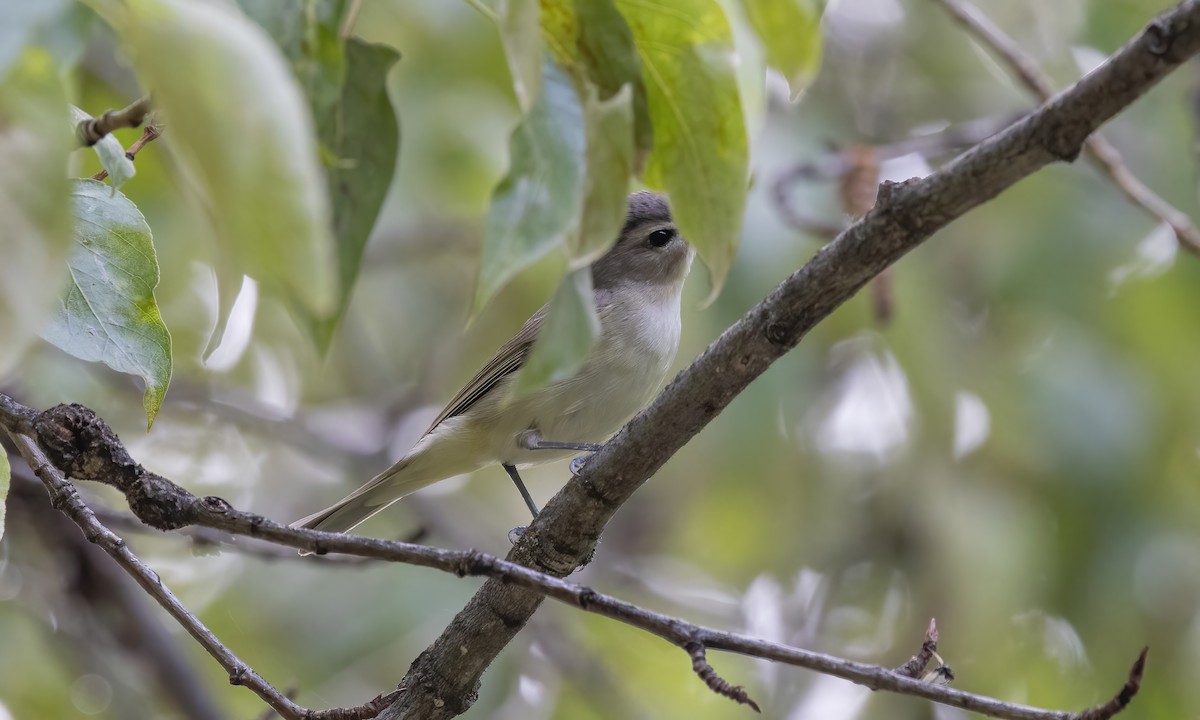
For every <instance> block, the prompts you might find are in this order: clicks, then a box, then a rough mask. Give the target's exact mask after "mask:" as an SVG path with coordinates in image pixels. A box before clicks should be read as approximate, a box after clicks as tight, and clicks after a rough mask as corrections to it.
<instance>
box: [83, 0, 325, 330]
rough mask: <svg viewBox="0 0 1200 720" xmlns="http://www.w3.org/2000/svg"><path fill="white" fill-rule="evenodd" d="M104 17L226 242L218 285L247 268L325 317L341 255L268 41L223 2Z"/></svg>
mask: <svg viewBox="0 0 1200 720" xmlns="http://www.w3.org/2000/svg"><path fill="white" fill-rule="evenodd" d="M106 7H108V6H106ZM111 15H112V16H111V17H109V18H108V19H109V21H110V24H112V25H113V26H114V27H115V28H117V30H118V32H119V34H120V36H121V39H122V40H123V41H124V42H125V43H127V44H128V46H129V49H130V50H131V51H132V53H131V54H132V56H133V60H134V67H135V69H136V70H137V72H138V74H139V75H140V77H141V78H142V81H143V84H144V85H145V86H146V87H147V88H148V89H149V90H150V91H151V92H152V93H153V97H154V103H155V105H156V106H157V107H158V108H160V109H161V110H162V111H163V113H164V115H165V116H166V122H167V124H168V126H169V128H170V131H169V132H167V133H166V134H165V135H164V140H166V141H167V143H168V147H169V148H170V149H171V150H172V152H173V154H175V155H177V157H178V159H179V166H180V167H181V168H182V170H183V173H184V176H185V177H186V178H187V180H188V181H189V185H191V186H194V187H196V188H197V190H198V191H199V192H198V194H199V195H200V196H201V198H202V202H203V203H204V205H205V207H206V210H207V211H208V215H209V217H210V219H211V221H212V223H213V226H214V228H215V229H216V232H217V235H218V238H219V240H220V241H221V246H222V251H223V254H224V256H225V258H224V259H223V261H222V262H221V263H219V267H218V269H217V271H218V274H219V275H220V276H221V277H222V279H223V281H222V282H219V284H220V286H222V287H224V288H226V289H228V288H236V287H239V286H240V284H241V274H242V273H245V274H248V275H250V276H252V277H254V278H255V279H257V280H259V281H261V282H262V284H263V287H264V289H266V290H268V291H273V292H276V293H278V294H280V295H282V296H283V297H285V298H286V299H287V300H289V301H290V302H292V303H294V304H295V305H297V306H299V307H300V308H302V309H303V310H304V311H305V312H307V313H308V314H310V315H312V316H313V317H316V318H327V317H330V316H332V314H333V312H334V308H335V305H336V302H337V269H336V268H337V264H336V260H335V259H334V256H335V249H334V246H333V242H332V238H331V233H330V227H331V223H330V208H329V199H328V196H327V193H326V188H325V182H324V178H323V177H322V176H321V172H320V168H319V164H318V160H317V157H318V153H317V148H316V144H315V141H314V137H315V133H314V132H313V123H312V118H311V116H310V114H309V110H308V107H307V106H306V104H305V102H304V98H303V96H302V95H301V93H300V89H299V87H298V86H297V84H296V81H295V79H294V78H293V77H292V74H291V72H289V70H288V67H287V64H286V63H285V61H284V58H283V57H282V56H281V55H280V52H279V50H278V49H277V48H276V47H275V45H274V44H273V43H272V42H271V39H270V38H269V37H267V35H266V34H265V33H264V32H263V31H262V30H261V29H260V28H259V27H258V26H256V25H255V24H254V23H253V22H251V21H250V20H248V19H247V18H246V17H245V16H243V15H242V14H241V13H240V12H238V11H237V10H236V9H234V8H231V7H228V6H226V5H223V4H220V3H169V2H165V0H130V1H129V2H128V3H127V4H126V9H124V10H123V11H121V12H113V13H111ZM229 302H231V299H230V301H229ZM222 305H223V306H224V307H228V303H225V302H223V303H222ZM223 320H224V319H222V324H223ZM214 344H215V343H214Z"/></svg>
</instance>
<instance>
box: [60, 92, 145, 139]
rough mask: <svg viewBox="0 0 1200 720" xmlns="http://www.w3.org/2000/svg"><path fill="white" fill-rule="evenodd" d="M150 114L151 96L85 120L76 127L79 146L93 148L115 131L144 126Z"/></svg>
mask: <svg viewBox="0 0 1200 720" xmlns="http://www.w3.org/2000/svg"><path fill="white" fill-rule="evenodd" d="M149 113H150V96H149V95H147V96H145V97H142V98H140V99H138V100H135V101H134V102H133V103H132V104H131V105H129V106H128V107H124V108H121V109H120V110H106V111H105V112H104V114H103V115H100V116H99V117H94V118H91V119H89V120H84V121H82V122H80V123H79V124H78V125H76V126H75V134H76V136H78V138H79V144H80V145H82V146H84V147H91V146H92V145H95V144H96V143H98V142H100V140H101V138H103V137H104V136H105V135H107V134H109V133H110V132H112V131H113V130H120V129H121V128H135V127H137V126H138V125H141V124H142V121H143V120H145V119H146V115H148V114H149Z"/></svg>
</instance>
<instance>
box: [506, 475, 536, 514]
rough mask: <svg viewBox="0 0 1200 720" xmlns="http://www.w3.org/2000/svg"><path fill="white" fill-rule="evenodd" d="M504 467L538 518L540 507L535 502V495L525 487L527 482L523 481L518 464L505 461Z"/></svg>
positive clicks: (530, 510) (527, 505) (526, 504)
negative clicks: (518, 470)
mask: <svg viewBox="0 0 1200 720" xmlns="http://www.w3.org/2000/svg"><path fill="white" fill-rule="evenodd" d="M502 467H503V468H504V472H506V473H508V476H509V477H510V478H512V481H513V485H516V486H517V492H519V493H521V499H522V500H524V501H525V506H526V507H528V508H529V512H531V513H533V516H534V517H535V518H536V517H537V516H538V507H537V505H535V504H534V502H533V497H532V496H531V495H530V494H529V491H528V490H526V489H525V483H523V482H521V475H520V473H518V472H517V468H516V466H515V465H509V464H508V463H504V464H503V465H502Z"/></svg>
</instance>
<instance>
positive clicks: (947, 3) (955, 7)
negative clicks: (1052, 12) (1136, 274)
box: [936, 0, 1200, 255]
mask: <svg viewBox="0 0 1200 720" xmlns="http://www.w3.org/2000/svg"><path fill="white" fill-rule="evenodd" d="M936 2H937V3H938V4H940V5H941V6H942V7H943V8H945V9H946V12H948V13H950V16H951V17H952V18H954V20H955V21H956V22H958V24H960V25H962V26H963V27H964V28H966V30H967V32H969V33H970V34H971V35H972V36H974V37H975V39H976V40H978V41H979V42H980V43H981V44H983V45H984V46H985V47H987V48H990V49H991V50H992V51H993V52H994V53H995V54H996V55H998V56H999V57H1000V59H1001V60H1003V61H1004V62H1005V64H1007V65H1008V67H1009V69H1010V70H1012V72H1013V74H1014V75H1016V76H1017V78H1018V79H1019V80H1020V81H1021V84H1022V85H1024V86H1025V87H1026V88H1028V89H1029V91H1030V92H1032V93H1033V94H1034V95H1035V96H1037V98H1038V99H1040V100H1041V101H1042V102H1045V101H1047V100H1049V99H1050V98H1051V97H1053V96H1054V84H1053V82H1051V80H1050V78H1049V77H1048V76H1047V75H1046V73H1044V72H1042V70H1041V68H1039V67H1038V66H1037V63H1036V62H1034V60H1033V58H1031V57H1029V56H1028V55H1026V54H1025V53H1024V52H1023V51H1022V50H1021V46H1020V45H1018V44H1017V42H1016V41H1015V40H1013V39H1012V38H1011V37H1009V36H1008V35H1007V34H1006V33H1005V32H1004V31H1003V30H1001V29H1000V27H999V26H998V25H996V24H995V23H994V22H992V21H991V20H990V19H989V18H988V17H987V16H986V15H984V14H983V12H982V11H981V10H979V8H977V7H975V6H974V5H971V4H970V3H969V2H967V1H966V0H936ZM1084 153H1085V154H1086V155H1087V159H1088V161H1089V162H1091V164H1092V165H1094V166H1095V167H1096V168H1097V169H1098V170H1100V172H1102V173H1104V175H1105V176H1107V177H1108V179H1109V180H1110V181H1111V182H1112V184H1113V185H1115V186H1116V188H1117V189H1118V190H1120V191H1121V194H1123V195H1124V196H1125V197H1126V199H1128V200H1129V202H1131V203H1133V204H1134V205H1137V206H1138V207H1140V208H1142V209H1143V210H1145V211H1146V213H1147V214H1149V215H1150V216H1151V217H1153V218H1154V219H1156V220H1158V221H1159V222H1161V223H1166V225H1167V226H1168V227H1170V228H1171V231H1172V232H1174V233H1175V238H1176V239H1177V240H1178V241H1179V245H1180V247H1182V248H1183V249H1184V250H1187V251H1188V252H1190V253H1192V254H1193V255H1200V229H1197V228H1196V226H1195V224H1193V223H1192V220H1191V218H1190V217H1188V215H1187V213H1185V212H1183V211H1181V210H1177V209H1176V208H1175V207H1174V206H1172V205H1171V203H1169V202H1167V201H1166V200H1164V199H1163V198H1162V197H1160V196H1159V195H1158V194H1157V193H1155V192H1154V191H1153V190H1151V189H1150V188H1149V187H1147V186H1146V184H1145V183H1143V182H1142V181H1141V180H1139V179H1138V178H1137V176H1136V175H1134V174H1133V171H1132V170H1130V169H1129V166H1127V165H1126V164H1125V161H1124V160H1123V159H1122V158H1121V152H1120V151H1119V150H1117V148H1116V147H1115V146H1114V145H1113V144H1112V143H1110V142H1109V141H1108V140H1105V139H1104V138H1103V137H1102V136H1100V135H1093V136H1092V137H1090V138H1088V139H1087V142H1085V143H1084Z"/></svg>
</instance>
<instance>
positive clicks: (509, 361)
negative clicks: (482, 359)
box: [425, 306, 549, 434]
mask: <svg viewBox="0 0 1200 720" xmlns="http://www.w3.org/2000/svg"><path fill="white" fill-rule="evenodd" d="M547 307H549V306H543V307H542V308H541V309H540V310H538V311H537V312H535V313H534V314H533V316H532V317H530V318H529V319H528V320H526V321H525V324H524V325H523V326H522V327H521V330H520V331H519V332H518V333H517V334H516V335H514V336H513V338H512V339H511V340H509V341H508V342H506V343H504V346H503V347H501V348H500V349H499V350H498V351H496V356H495V357H493V358H492V359H491V360H490V361H489V362H488V364H487V365H484V366H483V369H482V370H480V371H479V372H477V373H475V377H473V378H471V380H470V382H468V383H467V384H466V385H464V386H463V389H462V390H459V391H458V394H457V395H455V396H454V398H453V399H452V400H450V402H449V403H447V404H446V407H445V408H443V409H442V411H441V412H440V413H438V416H437V419H435V420H434V421H433V424H432V425H430V426H429V430H426V431H425V433H426V434H428V433H430V432H431V431H432V430H433V429H434V428H436V427H437V426H438V425H440V424H442V421H444V420H446V419H448V418H452V417H455V416H457V415H462V414H463V413H465V412H466V411H467V410H470V409H471V406H472V405H474V404H475V403H476V402H478V401H479V399H480V398H482V397H483V396H484V395H487V393H488V392H489V391H490V390H491V389H492V388H494V387H496V385H497V383H499V382H500V381H501V380H503V379H504V378H505V377H507V376H508V375H510V374H512V373H514V372H516V371H517V370H520V369H521V366H522V365H524V364H525V358H527V357H529V349H530V348H532V347H533V341H534V340H536V339H537V335H538V330H540V329H541V327H542V321H544V320H545V319H546V309H547Z"/></svg>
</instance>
